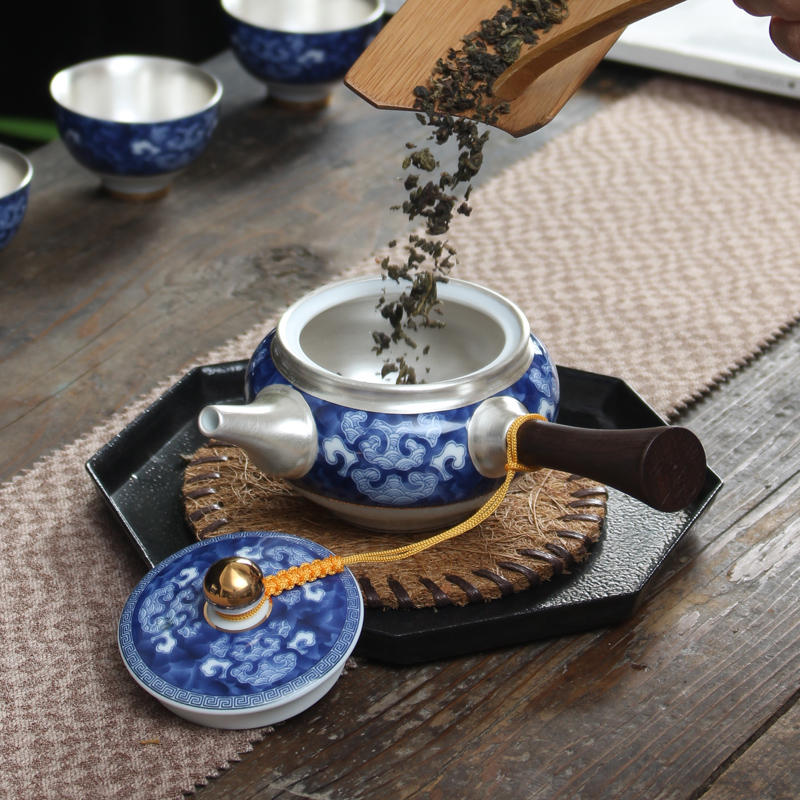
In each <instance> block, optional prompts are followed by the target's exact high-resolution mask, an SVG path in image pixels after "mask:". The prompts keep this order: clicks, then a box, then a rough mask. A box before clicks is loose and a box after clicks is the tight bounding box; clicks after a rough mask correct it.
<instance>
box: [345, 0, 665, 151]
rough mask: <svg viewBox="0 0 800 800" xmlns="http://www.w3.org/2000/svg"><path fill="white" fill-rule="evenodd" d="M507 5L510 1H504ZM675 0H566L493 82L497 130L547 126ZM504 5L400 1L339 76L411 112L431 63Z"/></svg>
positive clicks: (491, 0) (379, 103)
mask: <svg viewBox="0 0 800 800" xmlns="http://www.w3.org/2000/svg"><path fill="white" fill-rule="evenodd" d="M505 2H506V3H507V2H508V0H505ZM678 2H681V0H569V16H568V17H567V18H566V19H565V20H564V21H563V22H562V23H560V24H558V25H554V26H553V27H552V29H551V30H550V31H549V32H547V33H542V34H541V35H540V38H539V42H538V43H537V44H536V45H534V46H533V47H531V48H528V49H527V52H523V55H522V56H521V57H520V58H519V59H518V60H517V62H516V63H515V64H513V65H512V66H511V67H509V68H508V69H507V70H506V71H505V72H504V73H503V74H502V75H500V77H499V78H498V79H497V80H496V81H495V84H494V93H495V95H496V96H497V97H499V98H501V99H502V100H507V101H510V103H511V113H509V114H505V115H501V116H500V118H499V119H498V121H497V123H496V127H498V128H501V129H503V130H505V131H507V132H508V133H510V134H511V135H512V136H524V135H525V134H527V133H531V132H532V131H535V130H537V129H538V128H541V127H542V126H544V125H546V124H547V123H548V122H550V121H551V120H552V119H553V118H554V117H555V115H556V114H557V113H558V112H559V111H560V110H561V109H562V108H563V106H564V104H565V103H566V102H567V100H569V98H570V97H572V95H573V94H574V93H575V92H576V91H577V90H578V88H579V87H580V86H581V84H582V83H583V82H584V81H585V80H586V78H587V77H588V76H589V73H591V71H592V70H593V69H594V68H595V67H596V66H597V64H598V63H599V62H600V61H601V60H602V58H603V56H605V54H606V53H607V52H608V51H609V50H610V49H611V46H612V45H613V44H614V42H616V40H617V39H618V38H619V36H620V35H621V33H622V30H623V29H624V28H625V26H626V25H629V24H630V23H632V22H636V21H637V20H640V19H644V18H645V17H647V16H650V15H651V14H655V13H656V12H657V11H662V10H663V9H665V8H669V7H670V6H674V5H677V4H678ZM503 3H504V0H406V2H405V3H404V4H403V5H402V6H401V7H400V10H399V11H398V12H397V13H396V14H395V16H394V17H393V19H392V20H391V21H390V22H389V23H388V24H387V25H386V26H385V27H384V28H383V30H382V31H381V32H380V33H379V34H378V36H377V37H376V39H375V41H374V42H373V43H372V44H371V45H370V46H369V47H368V48H367V49H366V50H365V52H364V53H363V54H362V55H361V57H360V58H359V59H358V61H356V63H355V64H354V65H353V67H352V68H351V69H350V71H349V72H348V73H347V76H346V77H345V83H346V84H347V86H349V87H350V88H351V89H352V90H353V91H354V92H355V93H356V94H358V95H360V96H361V97H363V98H364V99H365V100H367V101H368V102H369V103H371V104H372V105H374V106H376V107H378V108H386V109H398V110H410V109H413V108H414V100H415V97H414V88H415V87H416V86H420V85H422V86H424V85H426V84H427V82H428V80H429V77H430V74H431V70H432V69H433V67H434V65H435V64H436V61H437V59H439V58H442V57H443V56H444V55H446V54H447V52H448V50H449V49H450V48H454V49H456V50H457V49H459V48H460V46H461V39H462V37H463V36H466V35H468V34H469V33H471V32H473V31H475V30H478V29H479V28H480V24H481V22H482V21H483V20H484V19H488V18H491V17H493V16H494V14H495V13H496V12H497V10H498V9H499V8H500V7H501V6H502V5H503Z"/></svg>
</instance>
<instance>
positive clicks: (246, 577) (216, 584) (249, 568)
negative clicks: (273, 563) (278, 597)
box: [203, 556, 264, 609]
mask: <svg viewBox="0 0 800 800" xmlns="http://www.w3.org/2000/svg"><path fill="white" fill-rule="evenodd" d="M262 578H263V573H262V572H261V569H260V568H259V566H258V565H257V564H255V563H253V562H252V561H251V560H250V559H249V558H243V557H241V556H228V557H227V558H221V559H220V560H219V561H217V562H216V563H215V564H212V565H211V566H210V567H209V569H208V572H206V576H205V578H204V579H203V593H204V594H205V596H206V600H208V602H209V603H212V604H213V605H214V606H216V607H217V608H220V609H223V608H224V609H237V608H246V607H247V606H252V605H253V604H254V603H257V602H258V601H259V600H260V599H261V597H262V596H263V594H264V584H263V583H262Z"/></svg>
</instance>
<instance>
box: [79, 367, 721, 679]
mask: <svg viewBox="0 0 800 800" xmlns="http://www.w3.org/2000/svg"><path fill="white" fill-rule="evenodd" d="M246 366H247V362H246V361H235V362H230V363H226V364H214V365H209V366H205V367H198V368H197V369H194V370H192V371H191V372H189V373H188V374H187V375H186V376H185V377H184V378H182V379H181V380H180V381H178V383H176V384H175V385H174V386H173V387H172V388H170V389H169V390H168V391H167V392H165V394H164V395H162V396H161V397H160V398H159V399H158V400H157V401H156V402H155V403H153V405H152V406H150V407H149V408H148V409H147V410H146V411H144V412H143V413H142V414H141V415H140V416H139V417H137V418H136V419H135V420H134V421H133V422H132V423H131V424H130V425H128V426H127V427H126V428H125V429H124V430H123V431H121V432H120V433H119V434H118V435H117V436H115V437H114V438H113V439H112V440H111V441H110V442H109V443H108V444H106V445H105V446H104V447H103V448H101V449H100V450H99V451H98V452H97V453H95V455H94V456H92V458H91V459H89V461H88V462H87V463H86V468H87V470H88V471H89V474H90V475H91V476H92V478H93V479H94V481H95V483H96V484H97V486H98V488H99V489H100V491H101V493H102V494H103V497H104V498H105V500H106V502H107V503H108V504H109V506H110V507H111V510H112V512H113V513H114V515H115V517H116V518H117V519H118V520H119V522H120V524H121V525H122V527H123V528H124V530H125V531H126V532H127V534H128V535H129V536H130V538H131V539H132V541H133V543H134V545H135V546H136V548H137V549H138V550H139V552H140V554H141V556H142V558H143V559H144V561H145V562H146V564H147V567H148V568H150V567H152V566H155V565H156V564H158V563H159V562H161V561H162V560H163V559H165V558H167V556H170V555H172V554H173V553H175V552H177V551H178V550H180V549H182V548H183V547H186V546H187V545H189V544H192V543H193V542H194V541H196V540H195V538H194V536H193V535H192V533H191V532H190V530H189V528H188V526H187V524H186V522H185V520H184V514H183V504H182V501H181V490H182V487H183V469H184V465H185V463H186V456H191V455H192V454H193V453H194V452H195V451H196V450H197V449H198V448H199V447H200V446H201V445H202V444H203V443H204V442H205V439H204V437H203V436H202V435H201V434H200V432H199V431H198V429H197V423H196V420H197V415H198V414H199V413H200V411H201V410H202V409H203V408H204V407H205V406H206V405H208V404H210V403H242V402H244V398H243V387H244V374H245V368H246ZM558 374H559V378H560V380H561V393H562V400H561V410H560V411H559V416H558V421H559V422H560V423H563V424H565V425H575V426H578V427H585V428H645V427H652V426H655V425H664V424H665V422H664V420H663V419H662V418H661V417H660V416H659V415H658V414H657V413H656V412H655V411H654V410H653V409H652V408H650V406H648V405H647V403H645V402H644V400H643V399H642V398H641V397H640V396H639V395H638V394H636V392H634V391H633V389H631V388H630V387H629V386H628V385H627V384H626V383H625V382H624V381H622V380H620V379H619V378H612V377H608V376H605V375H597V374H595V373H591V372H583V371H581V370H576V369H570V368H568V367H559V368H558ZM721 486H722V481H721V480H720V478H719V477H718V476H717V475H716V474H715V473H714V472H713V471H712V470H711V469H708V470H707V473H706V480H705V485H704V487H703V490H702V492H701V494H700V496H699V497H698V498H697V500H696V501H695V502H694V503H693V504H692V505H691V506H689V507H688V508H686V509H684V510H683V511H680V512H677V513H674V514H667V513H663V512H659V511H654V510H653V509H651V508H649V507H648V506H646V505H644V504H642V503H640V502H638V501H637V500H633V499H631V498H630V497H627V496H626V495H623V494H621V493H620V492H616V491H614V490H613V489H612V490H609V498H608V509H607V513H606V522H605V530H604V534H603V536H602V537H601V539H600V541H599V542H598V543H597V544H596V545H595V546H594V547H593V548H592V552H591V555H590V557H589V559H588V560H587V561H586V563H584V564H582V565H580V566H577V567H574V568H573V569H572V571H571V573H570V574H569V575H562V576H559V577H557V578H554V579H553V580H551V581H549V582H548V583H544V584H542V585H541V586H539V587H536V588H534V589H529V590H528V591H525V592H520V593H518V594H515V595H511V596H509V597H505V598H502V599H500V600H493V601H491V602H488V603H477V604H471V605H467V606H463V607H458V606H452V607H448V608H438V609H433V608H424V609H415V610H382V609H381V610H378V609H368V610H367V612H366V619H365V621H364V627H363V630H362V633H361V638H360V640H359V644H358V647H357V649H356V654H357V655H362V656H367V657H370V658H376V659H380V660H383V661H389V662H392V663H396V664H413V663H419V662H422V661H430V660H433V659H437V658H445V657H449V656H455V655H461V654H464V653H469V652H474V651H478V650H486V649H490V648H493V647H500V646H503V645H511V644H518V643H521V642H527V641H532V640H534V639H542V638H548V637H552V636H558V635H563V634H567V633H575V632H578V631H583V630H589V629H592V628H597V627H603V626H608V625H613V624H615V623H618V622H621V621H623V620H624V619H626V618H627V617H629V616H630V615H631V614H632V613H633V612H634V611H635V610H636V607H637V606H638V604H639V603H640V602H641V600H642V599H643V597H644V596H645V594H646V591H647V587H648V584H649V583H650V582H651V580H652V578H653V576H654V575H655V573H656V572H657V571H658V568H659V567H660V566H661V565H662V564H663V562H664V560H665V559H666V557H667V555H668V554H669V552H670V550H672V548H673V547H674V546H675V545H676V544H677V542H678V541H679V540H680V538H681V537H682V536H683V535H684V534H685V533H686V531H687V530H688V529H689V528H690V527H691V525H692V524H693V523H694V521H695V520H696V519H697V518H698V517H699V516H700V514H701V513H702V512H703V511H704V510H705V509H706V507H707V506H708V504H709V503H710V502H711V501H712V499H713V498H714V496H715V495H716V493H717V492H718V491H719V489H720V488H721Z"/></svg>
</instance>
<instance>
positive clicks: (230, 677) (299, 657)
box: [120, 533, 360, 709]
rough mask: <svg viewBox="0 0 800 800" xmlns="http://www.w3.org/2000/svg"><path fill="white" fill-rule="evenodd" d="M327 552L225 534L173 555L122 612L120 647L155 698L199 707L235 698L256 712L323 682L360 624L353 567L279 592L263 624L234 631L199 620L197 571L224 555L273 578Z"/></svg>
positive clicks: (283, 538)
mask: <svg viewBox="0 0 800 800" xmlns="http://www.w3.org/2000/svg"><path fill="white" fill-rule="evenodd" d="M231 540H234V542H235V544H236V545H237V546H235V547H234V548H232V547H231V543H230V542H231ZM329 554H330V553H329V551H328V550H326V549H325V548H323V547H321V546H319V545H317V544H315V543H313V542H308V541H307V540H303V539H299V538H298V537H295V536H291V535H288V534H282V533H281V534H278V533H248V534H242V533H235V534H227V535H223V536H219V537H216V538H215V539H213V540H207V541H205V542H202V543H199V544H197V545H192V546H190V547H188V548H186V549H184V550H182V551H180V552H179V553H176V554H175V555H174V556H171V557H170V558H169V559H167V560H166V561H165V562H163V563H162V564H161V565H160V566H159V567H158V568H156V570H154V571H153V572H152V573H151V574H150V576H148V577H147V578H145V580H144V581H143V582H142V583H141V584H140V586H139V587H137V590H136V591H135V592H134V594H133V595H131V598H130V599H129V600H128V603H127V604H126V606H125V609H124V610H123V616H122V623H121V625H120V646H121V648H122V649H123V655H124V656H125V658H126V661H127V663H128V665H129V667H131V668H132V669H133V670H134V672H135V674H136V675H137V677H139V678H140V679H141V680H142V681H143V682H144V683H145V684H146V685H147V686H149V687H150V688H153V689H156V690H157V691H158V692H159V694H161V695H163V696H165V697H167V698H170V699H173V700H177V701H179V702H182V703H186V704H191V705H193V706H196V707H202V708H220V709H223V708H231V707H232V705H231V703H232V699H231V698H235V700H234V701H233V702H235V707H236V708H238V709H246V708H250V707H253V708H255V707H259V706H261V705H263V704H264V703H265V702H269V701H271V700H273V699H279V698H281V697H283V696H285V695H286V694H287V693H290V692H292V691H296V690H301V689H303V687H305V686H307V685H309V684H311V683H314V682H316V681H318V680H320V679H321V678H322V677H323V676H324V675H325V674H326V673H327V672H328V671H329V670H330V669H331V668H332V667H333V665H335V664H337V663H338V661H339V659H340V654H341V653H342V652H344V651H345V650H346V649H347V648H348V647H349V646H350V644H351V643H352V638H353V636H354V635H355V633H354V632H355V629H356V628H357V625H356V621H357V618H358V616H359V614H360V599H359V590H358V587H357V585H356V583H355V580H354V579H353V577H352V576H351V575H350V574H349V573H344V574H341V575H335V576H330V577H329V578H325V579H322V580H318V581H315V582H314V583H311V584H307V585H305V586H302V587H299V588H296V589H292V590H291V591H288V592H283V593H282V594H280V595H278V596H276V597H275V598H273V601H272V602H273V608H272V612H271V613H270V616H269V617H268V619H267V621H266V622H265V623H262V625H261V626H259V627H257V628H254V629H252V630H247V631H240V632H236V633H226V632H222V631H219V630H217V629H215V628H213V627H212V626H211V625H210V624H209V623H208V622H207V621H206V620H205V619H204V618H203V607H204V603H205V598H204V595H203V577H204V575H205V573H206V571H207V569H208V568H209V567H210V566H211V565H212V564H213V563H214V562H215V561H217V560H219V559H220V558H223V557H225V556H230V555H238V556H244V557H245V558H250V559H252V560H253V561H255V562H256V563H257V564H258V565H259V566H260V567H261V569H262V571H263V572H264V574H270V573H273V572H278V571H280V570H282V569H286V568H287V567H290V566H297V565H299V564H302V563H304V562H307V561H311V560H313V559H315V558H325V557H326V556H327V555H329ZM148 578H149V580H148Z"/></svg>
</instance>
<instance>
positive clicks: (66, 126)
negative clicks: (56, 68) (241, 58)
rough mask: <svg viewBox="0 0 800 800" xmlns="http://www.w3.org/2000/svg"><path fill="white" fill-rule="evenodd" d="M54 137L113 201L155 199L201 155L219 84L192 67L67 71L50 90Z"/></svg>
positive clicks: (96, 66) (143, 63) (145, 63)
mask: <svg viewBox="0 0 800 800" xmlns="http://www.w3.org/2000/svg"><path fill="white" fill-rule="evenodd" d="M50 94H51V95H52V97H53V100H54V101H55V106H56V122H57V124H58V130H59V132H60V134H61V138H62V140H63V141H64V144H65V145H66V147H67V149H68V150H69V152H70V153H71V155H72V156H73V158H75V160H76V161H77V162H78V163H79V164H81V165H82V166H84V167H86V169H88V170H90V171H91V172H93V173H95V174H96V175H97V176H98V177H99V178H100V180H101V182H102V184H103V185H104V186H105V187H106V189H108V190H109V191H110V192H111V193H112V194H114V195H115V196H118V197H121V198H123V199H131V200H142V199H155V198H158V197H163V196H164V195H165V194H166V193H167V192H168V191H169V188H170V186H171V184H172V182H173V180H174V179H175V177H176V176H177V175H178V174H179V173H180V172H182V171H183V170H184V169H186V167H188V166H189V165H190V164H191V163H192V162H193V161H194V160H195V159H196V158H197V157H198V156H199V155H200V154H201V153H202V152H203V150H204V149H205V147H206V145H207V144H208V142H209V139H210V138H211V134H212V132H213V131H214V128H215V127H216V124H217V118H218V114H219V102H220V98H221V97H222V84H220V82H219V81H218V80H217V79H216V78H215V77H214V76H213V75H211V74H210V73H208V72H206V71H205V70H203V69H200V68H199V67H196V66H194V65H192V64H187V63H185V62H183V61H177V60H175V59H171V58H158V57H155V56H112V57H109V58H101V59H97V60H95V61H86V62H84V63H82V64H77V65H76V66H73V67H69V68H68V69H65V70H62V71H61V72H59V73H58V74H57V75H56V76H55V77H54V78H53V80H52V82H51V83H50Z"/></svg>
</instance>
